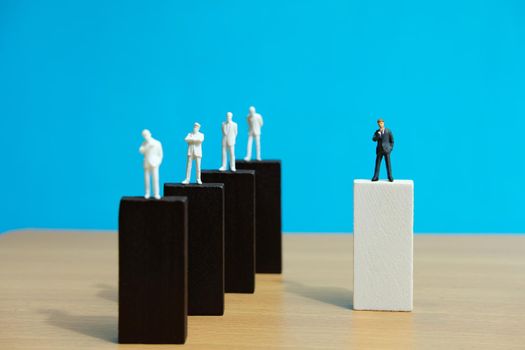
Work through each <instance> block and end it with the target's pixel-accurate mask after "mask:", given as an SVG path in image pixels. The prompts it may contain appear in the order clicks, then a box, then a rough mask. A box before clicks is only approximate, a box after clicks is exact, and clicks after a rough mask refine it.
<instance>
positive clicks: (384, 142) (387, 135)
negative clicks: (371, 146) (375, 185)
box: [372, 119, 394, 182]
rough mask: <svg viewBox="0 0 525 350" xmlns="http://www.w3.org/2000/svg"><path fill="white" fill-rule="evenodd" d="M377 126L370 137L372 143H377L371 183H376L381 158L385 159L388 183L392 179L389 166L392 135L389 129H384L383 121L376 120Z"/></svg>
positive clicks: (392, 141)
mask: <svg viewBox="0 0 525 350" xmlns="http://www.w3.org/2000/svg"><path fill="white" fill-rule="evenodd" d="M377 125H378V126H379V129H378V130H376V132H375V133H374V136H373V137H372V141H374V142H377V147H376V167H375V170H374V177H373V178H372V181H377V180H378V179H379V168H380V166H381V160H382V159H383V157H385V163H386V170H387V172H388V181H390V182H393V181H394V177H393V176H392V166H391V165H390V152H392V149H393V148H394V135H393V134H392V131H390V129H387V128H385V122H384V120H383V119H378V120H377Z"/></svg>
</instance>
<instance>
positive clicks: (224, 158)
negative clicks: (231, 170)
mask: <svg viewBox="0 0 525 350" xmlns="http://www.w3.org/2000/svg"><path fill="white" fill-rule="evenodd" d="M226 147H227V146H226V145H225V144H223V145H222V165H221V167H220V168H219V170H220V171H225V170H226V160H227V159H226V157H227V156H226Z"/></svg>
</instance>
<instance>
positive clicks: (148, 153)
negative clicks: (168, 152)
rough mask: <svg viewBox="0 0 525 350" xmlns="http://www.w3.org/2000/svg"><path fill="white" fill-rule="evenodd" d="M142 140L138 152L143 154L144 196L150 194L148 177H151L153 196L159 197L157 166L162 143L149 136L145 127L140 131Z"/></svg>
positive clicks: (160, 160) (160, 157)
mask: <svg viewBox="0 0 525 350" xmlns="http://www.w3.org/2000/svg"><path fill="white" fill-rule="evenodd" d="M142 137H144V142H142V145H141V146H140V148H139V152H140V153H141V154H143V155H144V189H145V194H144V198H146V199H148V198H149V197H150V196H151V193H150V192H151V190H150V178H151V177H153V196H154V197H155V198H156V199H160V193H159V167H160V164H161V163H162V157H163V154H162V144H161V143H160V142H159V141H158V140H155V139H154V138H153V137H151V132H150V131H149V130H147V129H144V130H143V131H142Z"/></svg>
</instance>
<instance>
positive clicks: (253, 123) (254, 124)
mask: <svg viewBox="0 0 525 350" xmlns="http://www.w3.org/2000/svg"><path fill="white" fill-rule="evenodd" d="M246 119H247V120H248V149H247V150H246V157H244V160H246V161H248V160H251V159H252V143H253V138H254V137H255V149H256V153H257V160H261V128H262V126H263V118H262V116H261V115H260V114H259V113H255V107H253V106H251V107H250V113H249V114H248V117H247V118H246Z"/></svg>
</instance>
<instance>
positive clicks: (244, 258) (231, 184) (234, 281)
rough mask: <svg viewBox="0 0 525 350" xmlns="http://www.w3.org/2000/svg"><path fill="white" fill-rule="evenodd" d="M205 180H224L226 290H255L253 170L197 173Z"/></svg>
mask: <svg viewBox="0 0 525 350" xmlns="http://www.w3.org/2000/svg"><path fill="white" fill-rule="evenodd" d="M201 177H202V180H203V181H205V182H220V183H223V184H224V194H225V196H224V198H225V213H226V217H225V220H226V221H225V236H224V251H225V259H224V263H225V265H224V268H225V270H224V272H225V275H224V276H225V282H226V284H225V290H226V292H227V293H253V292H254V291H255V234H256V232H255V220H256V218H255V172H254V171H252V170H238V171H237V172H221V171H218V170H206V171H203V172H202V173H201Z"/></svg>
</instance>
